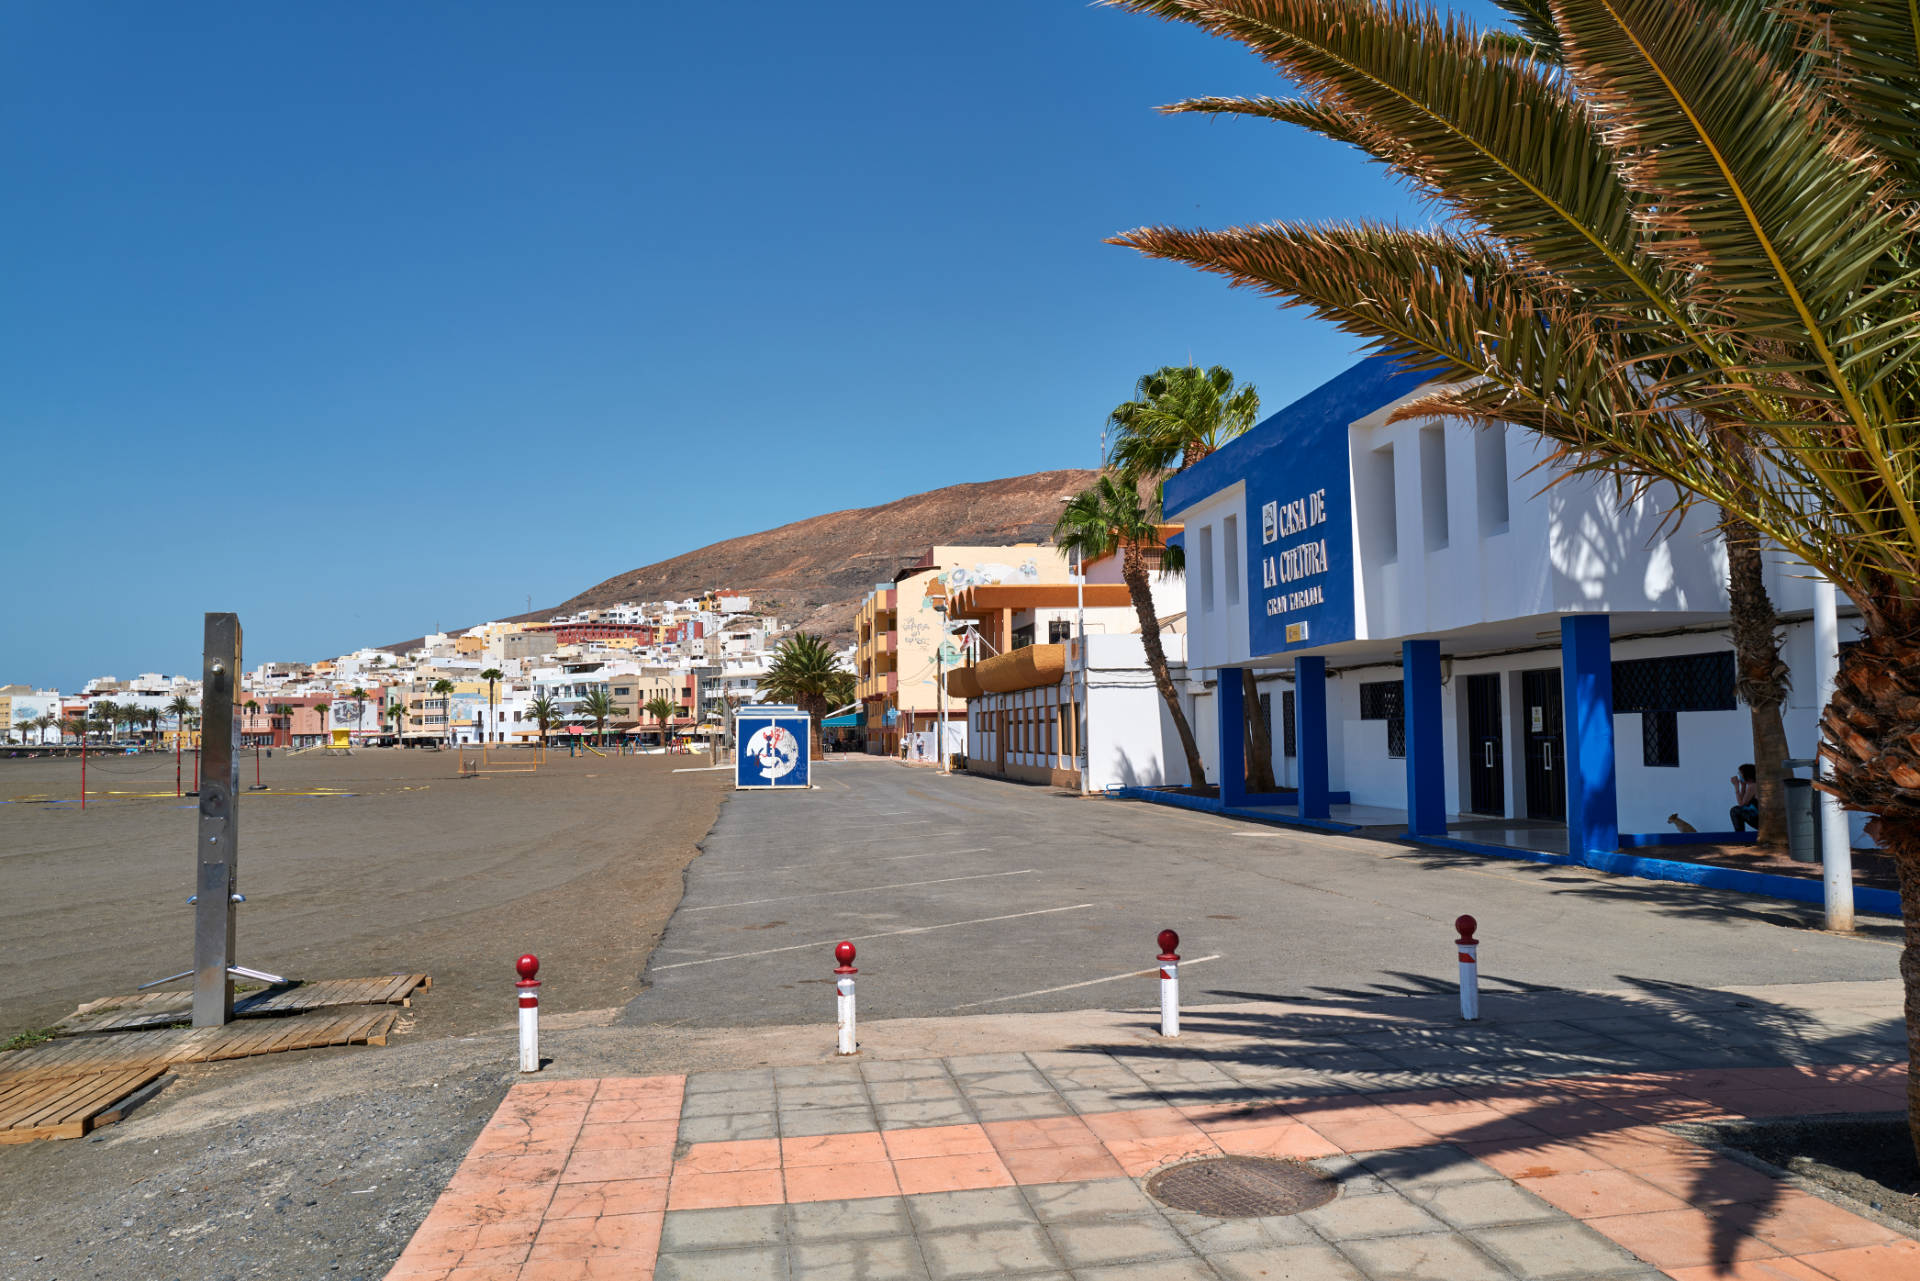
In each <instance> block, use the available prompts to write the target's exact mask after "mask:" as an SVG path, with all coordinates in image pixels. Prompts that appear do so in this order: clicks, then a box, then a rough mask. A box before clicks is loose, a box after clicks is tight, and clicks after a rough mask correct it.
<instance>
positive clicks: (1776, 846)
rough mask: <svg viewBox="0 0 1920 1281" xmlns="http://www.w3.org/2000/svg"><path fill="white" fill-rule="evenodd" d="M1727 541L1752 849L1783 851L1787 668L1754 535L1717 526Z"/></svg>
mask: <svg viewBox="0 0 1920 1281" xmlns="http://www.w3.org/2000/svg"><path fill="white" fill-rule="evenodd" d="M1722 532H1723V534H1724V535H1725V537H1726V540H1727V595H1728V599H1729V601H1730V603H1731V606H1732V619H1733V622H1732V632H1733V652H1734V664H1735V668H1736V672H1737V686H1738V689H1739V691H1740V698H1741V701H1742V702H1744V703H1746V705H1747V711H1748V719H1749V721H1750V722H1751V726H1752V733H1753V769H1754V774H1755V775H1756V778H1755V784H1756V787H1757V798H1756V799H1757V800H1758V802H1759V809H1760V821H1759V823H1758V824H1757V832H1756V835H1755V842H1754V843H1755V844H1756V845H1757V846H1758V847H1759V848H1761V849H1772V850H1783V849H1785V848H1786V847H1787V788H1786V784H1785V783H1783V782H1782V781H1781V780H1782V779H1783V778H1784V777H1785V776H1786V772H1787V765H1786V761H1787V752H1788V748H1787V729H1786V725H1785V723H1784V721H1783V720H1782V718H1781V715H1780V708H1781V705H1782V704H1783V703H1785V702H1786V701H1787V682H1788V668H1787V665H1786V664H1785V663H1783V662H1782V661H1780V628H1779V623H1780V620H1779V618H1778V616H1777V615H1775V613H1774V610H1773V600H1772V598H1771V597H1769V596H1768V595H1767V579H1766V566H1765V564H1764V563H1763V561H1762V559H1761V552H1760V531H1759V530H1757V529H1755V528H1754V527H1753V526H1752V525H1749V524H1748V523H1747V522H1745V521H1740V520H1729V521H1727V522H1725V524H1724V525H1723V526H1722Z"/></svg>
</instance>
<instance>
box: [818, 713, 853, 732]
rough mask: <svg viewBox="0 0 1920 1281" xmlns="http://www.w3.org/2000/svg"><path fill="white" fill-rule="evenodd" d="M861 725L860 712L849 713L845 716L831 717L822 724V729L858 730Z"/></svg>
mask: <svg viewBox="0 0 1920 1281" xmlns="http://www.w3.org/2000/svg"><path fill="white" fill-rule="evenodd" d="M859 725H860V714H859V713H858V712H848V713H847V714H846V715H845V716H829V717H827V719H825V720H824V721H821V722H820V728H821V729H857V728H858V727H859Z"/></svg>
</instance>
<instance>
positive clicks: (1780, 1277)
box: [1667, 1259, 1827, 1281]
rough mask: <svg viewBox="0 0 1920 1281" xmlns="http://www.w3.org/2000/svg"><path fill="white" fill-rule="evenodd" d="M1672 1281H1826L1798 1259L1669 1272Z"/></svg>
mask: <svg viewBox="0 0 1920 1281" xmlns="http://www.w3.org/2000/svg"><path fill="white" fill-rule="evenodd" d="M1667 1275H1668V1276H1670V1277H1672V1278H1673V1281H1827V1277H1826V1274H1825V1273H1821V1272H1815V1271H1814V1270H1813V1269H1812V1268H1810V1267H1808V1266H1807V1265H1806V1264H1804V1263H1801V1262H1800V1261H1799V1260H1797V1259H1744V1260H1741V1261H1739V1262H1737V1263H1734V1264H1733V1265H1732V1266H1731V1267H1726V1268H1722V1267H1720V1266H1718V1265H1717V1264H1708V1265H1707V1266H1705V1267H1699V1268H1668V1269H1667Z"/></svg>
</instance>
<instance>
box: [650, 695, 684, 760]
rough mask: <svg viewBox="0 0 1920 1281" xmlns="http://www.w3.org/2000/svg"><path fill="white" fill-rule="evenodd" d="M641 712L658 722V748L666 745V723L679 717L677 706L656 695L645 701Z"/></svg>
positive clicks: (667, 699)
mask: <svg viewBox="0 0 1920 1281" xmlns="http://www.w3.org/2000/svg"><path fill="white" fill-rule="evenodd" d="M641 710H642V711H644V712H646V714H647V715H649V716H651V717H653V719H655V720H657V721H659V722H660V746H662V747H665V746H666V745H667V722H668V721H670V720H672V719H673V718H674V717H675V716H677V715H679V713H680V706H679V704H677V703H675V702H674V701H673V700H672V699H670V698H663V697H661V696H660V695H658V694H656V695H654V696H653V697H652V698H650V699H648V700H647V705H646V706H645V707H644V708H642V709H641Z"/></svg>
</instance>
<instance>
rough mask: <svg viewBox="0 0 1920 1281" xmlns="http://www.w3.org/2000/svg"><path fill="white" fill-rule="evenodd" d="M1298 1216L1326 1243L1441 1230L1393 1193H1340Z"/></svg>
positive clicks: (1420, 1211) (1412, 1205)
mask: <svg viewBox="0 0 1920 1281" xmlns="http://www.w3.org/2000/svg"><path fill="white" fill-rule="evenodd" d="M1300 1217H1301V1218H1302V1219H1304V1220H1306V1222H1307V1223H1308V1225H1309V1226H1311V1227H1312V1228H1313V1230H1314V1231H1315V1232H1318V1233H1319V1234H1320V1235H1321V1236H1324V1237H1326V1238H1327V1239H1328V1240H1329V1241H1355V1240H1361V1239H1364V1238H1367V1237H1380V1236H1396V1235H1401V1234H1405V1233H1410V1232H1437V1231H1440V1230H1441V1229H1442V1228H1443V1227H1444V1225H1443V1224H1442V1223H1441V1222H1440V1221H1439V1220H1438V1219H1435V1218H1434V1217H1433V1216H1432V1215H1430V1214H1428V1213H1427V1212H1426V1211H1425V1210H1422V1209H1421V1208H1420V1207H1419V1206H1417V1205H1415V1204H1413V1202H1411V1201H1409V1200H1407V1199H1406V1198H1405V1197H1403V1196H1400V1195H1398V1194H1397V1193H1394V1192H1379V1193H1375V1194H1374V1195H1372V1196H1349V1195H1345V1194H1342V1195H1341V1196H1340V1197H1339V1198H1338V1199H1337V1200H1334V1201H1331V1202H1329V1203H1327V1204H1326V1205H1323V1206H1321V1207H1320V1208H1319V1209H1317V1210H1307V1211H1305V1212H1304V1213H1302V1214H1301V1215H1300Z"/></svg>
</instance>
